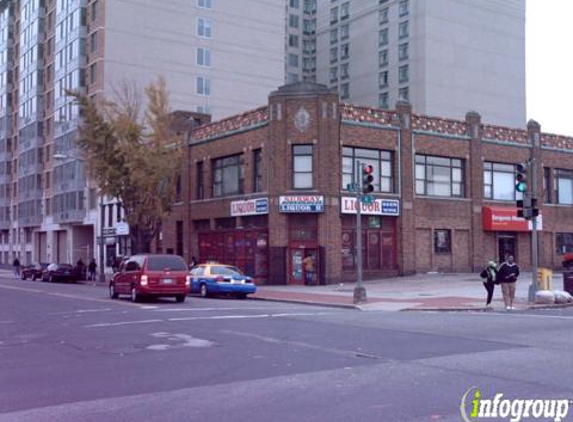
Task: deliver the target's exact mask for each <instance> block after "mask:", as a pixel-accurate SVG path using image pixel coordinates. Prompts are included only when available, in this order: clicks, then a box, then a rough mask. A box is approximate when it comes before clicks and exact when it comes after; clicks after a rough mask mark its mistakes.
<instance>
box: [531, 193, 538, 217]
mask: <svg viewBox="0 0 573 422" xmlns="http://www.w3.org/2000/svg"><path fill="white" fill-rule="evenodd" d="M538 216H539V208H537V198H531V218H534V217H538Z"/></svg>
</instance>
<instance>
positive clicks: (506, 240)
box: [497, 234, 517, 263]
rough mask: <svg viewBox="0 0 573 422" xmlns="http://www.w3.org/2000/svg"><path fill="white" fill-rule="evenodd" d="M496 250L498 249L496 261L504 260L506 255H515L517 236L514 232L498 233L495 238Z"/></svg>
mask: <svg viewBox="0 0 573 422" xmlns="http://www.w3.org/2000/svg"><path fill="white" fill-rule="evenodd" d="M497 250H498V263H502V262H503V261H505V257H506V256H507V255H513V256H514V257H515V259H516V260H517V257H516V256H515V251H516V250H517V238H516V236H515V235H514V234H503V235H499V236H498V238H497Z"/></svg>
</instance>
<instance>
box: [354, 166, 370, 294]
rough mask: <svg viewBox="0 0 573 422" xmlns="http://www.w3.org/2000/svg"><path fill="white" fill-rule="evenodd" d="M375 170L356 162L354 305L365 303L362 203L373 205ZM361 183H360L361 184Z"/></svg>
mask: <svg viewBox="0 0 573 422" xmlns="http://www.w3.org/2000/svg"><path fill="white" fill-rule="evenodd" d="M373 172H374V168H373V167H372V166H370V165H365V164H363V163H361V162H360V161H357V162H356V171H354V174H353V176H354V177H353V183H352V185H353V186H352V187H353V189H354V190H355V192H356V287H354V303H365V302H366V301H367V299H366V288H365V287H364V283H363V281H362V259H363V258H362V203H363V202H364V203H366V202H368V203H372V200H373V197H372V195H370V193H372V191H374V185H373V182H374V175H373V174H372V173H373ZM359 181H360V183H359Z"/></svg>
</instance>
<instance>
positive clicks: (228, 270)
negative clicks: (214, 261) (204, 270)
mask: <svg viewBox="0 0 573 422" xmlns="http://www.w3.org/2000/svg"><path fill="white" fill-rule="evenodd" d="M211 274H213V275H215V274H217V275H243V273H242V272H241V270H239V269H238V268H237V267H223V266H213V267H211Z"/></svg>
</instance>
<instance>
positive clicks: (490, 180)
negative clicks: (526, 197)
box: [483, 162, 523, 201]
mask: <svg viewBox="0 0 573 422" xmlns="http://www.w3.org/2000/svg"><path fill="white" fill-rule="evenodd" d="M483 187H484V192H483V196H484V198H486V199H493V200H496V201H515V200H516V199H521V198H522V197H523V195H522V194H521V193H520V192H516V191H515V165H514V164H503V163H492V162H484V163H483Z"/></svg>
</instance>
